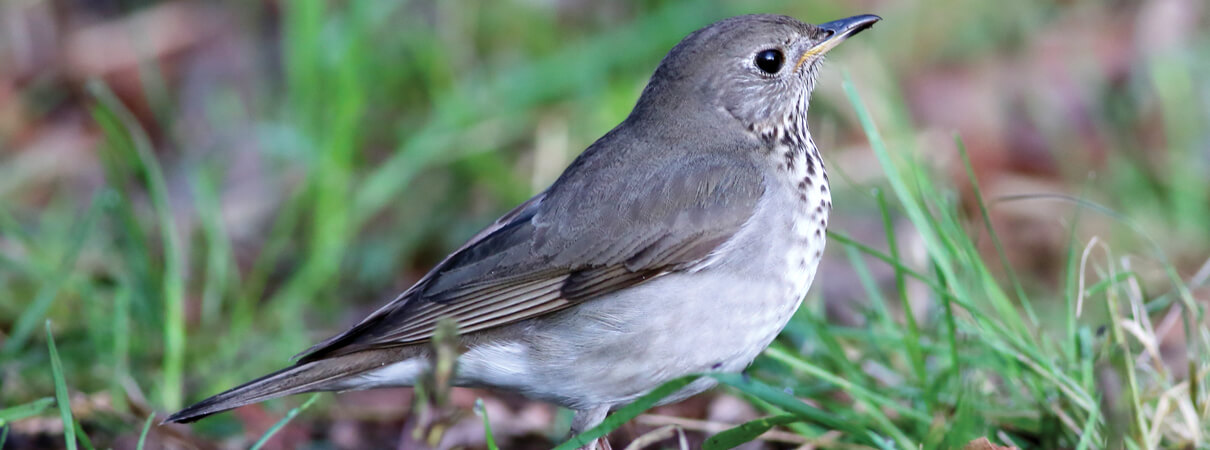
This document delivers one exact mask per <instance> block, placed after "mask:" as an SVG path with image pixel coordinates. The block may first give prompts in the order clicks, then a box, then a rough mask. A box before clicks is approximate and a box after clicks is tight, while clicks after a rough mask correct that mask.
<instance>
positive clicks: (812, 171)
mask: <svg viewBox="0 0 1210 450" xmlns="http://www.w3.org/2000/svg"><path fill="white" fill-rule="evenodd" d="M807 175H812V176H814V175H815V165H814V164H811V158H807Z"/></svg>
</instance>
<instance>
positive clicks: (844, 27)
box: [794, 14, 882, 71]
mask: <svg viewBox="0 0 1210 450" xmlns="http://www.w3.org/2000/svg"><path fill="white" fill-rule="evenodd" d="M879 20H882V18H881V17H878V16H875V15H873V14H862V15H860V16H853V17H849V18H845V19H840V20H833V21H831V22H828V23H825V24H820V25H818V27H819V29H820V30H823V32H824V33H831V34H830V35H828V36H827V37H825V38H824V39H823V40H822V41H819V42H818V43H816V44H815V46H814V47H811V48H809V49H807V51H805V52H803V54H802V56H800V57H799V58H798V64H796V65H795V66H794V70H795V71H797V70H798V68H799V67H802V65H803V63H805V62H807V60H808V59H814V58H817V57H819V56H822V55H823V54H824V53H827V52H828V50H831V49H832V48H834V47H836V46H837V45H839V44H840V43H841V42H844V40H845V39H848V38H849V36H852V35H854V34H857V33H860V32H862V31H863V30H865V29H866V28H869V27H872V26H874V22H877V21H879Z"/></svg>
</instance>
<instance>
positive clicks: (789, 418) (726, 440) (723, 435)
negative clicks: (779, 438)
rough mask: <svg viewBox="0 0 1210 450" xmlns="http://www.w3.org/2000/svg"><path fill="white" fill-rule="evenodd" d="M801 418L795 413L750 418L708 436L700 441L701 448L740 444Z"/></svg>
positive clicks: (719, 448)
mask: <svg viewBox="0 0 1210 450" xmlns="http://www.w3.org/2000/svg"><path fill="white" fill-rule="evenodd" d="M802 420H803V418H802V417H800V416H798V415H796V414H782V415H779V416H771V417H761V418H759V419H755V420H750V421H747V422H744V423H742V424H739V425H737V426H735V427H734V428H730V429H727V430H723V431H721V432H719V433H718V434H715V435H714V436H710V437H709V438H707V439H706V442H703V443H702V450H722V449H729V448H735V447H738V446H739V445H740V444H743V443H747V442H751V441H752V440H753V439H756V437H757V436H760V435H762V434H764V433H765V432H766V431H769V429H771V428H773V427H776V426H779V425H786V424H791V423H795V422H801V421H802Z"/></svg>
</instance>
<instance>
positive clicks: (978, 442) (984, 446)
mask: <svg viewBox="0 0 1210 450" xmlns="http://www.w3.org/2000/svg"><path fill="white" fill-rule="evenodd" d="M962 450H1020V449H1019V448H1017V447H1005V446H1003V445H997V444H993V443H992V441H989V440H988V439H987V438H986V437H981V438H979V439H975V440H973V441H970V442H967V443H966V445H964V446H962Z"/></svg>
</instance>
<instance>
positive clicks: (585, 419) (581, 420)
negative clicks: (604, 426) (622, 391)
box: [571, 405, 612, 450]
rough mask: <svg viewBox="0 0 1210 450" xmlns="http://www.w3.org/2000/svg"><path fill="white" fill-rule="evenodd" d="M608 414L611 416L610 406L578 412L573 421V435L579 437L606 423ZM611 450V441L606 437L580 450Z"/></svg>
mask: <svg viewBox="0 0 1210 450" xmlns="http://www.w3.org/2000/svg"><path fill="white" fill-rule="evenodd" d="M607 414H609V406H608V405H604V406H598V407H596V408H592V409H581V410H577V411H576V416H575V418H573V419H571V435H572V436H577V435H579V434H580V433H583V432H585V431H588V430H591V429H592V428H593V427H595V426H597V425H600V424H601V422H603V421H605V415H607ZM611 448H612V447H611V446H610V445H609V440H608V439H606V437H605V436H601V437H600V438H598V439H595V440H593V441H592V442H591V443H589V444H588V445H585V446H583V447H580V450H610V449H611Z"/></svg>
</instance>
